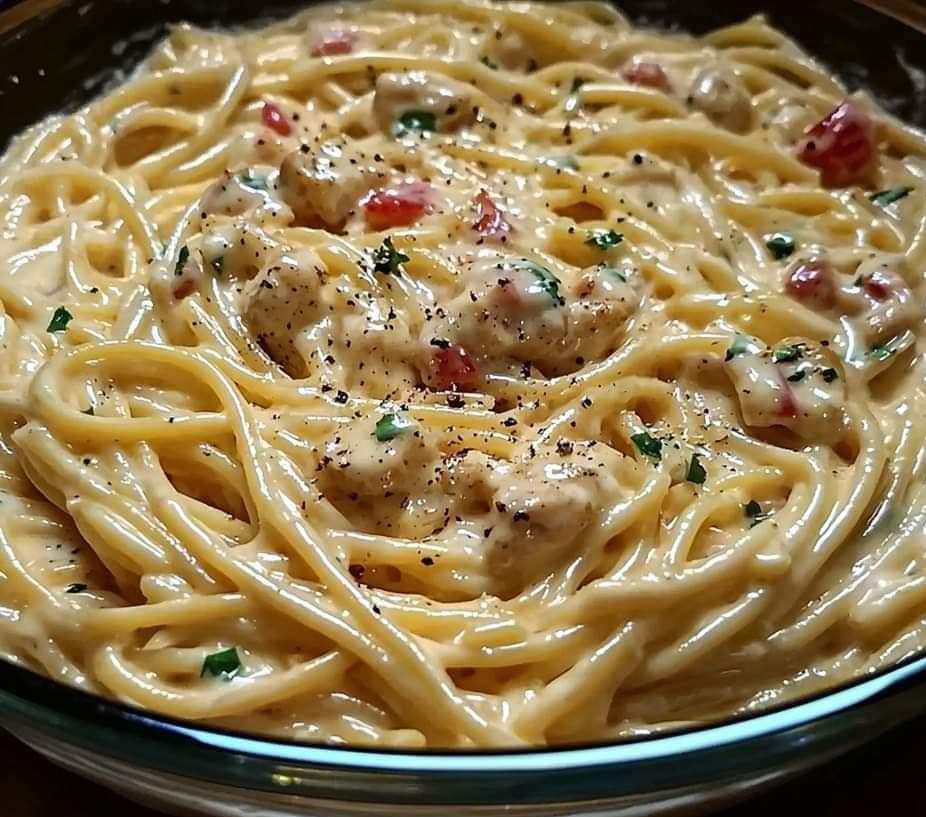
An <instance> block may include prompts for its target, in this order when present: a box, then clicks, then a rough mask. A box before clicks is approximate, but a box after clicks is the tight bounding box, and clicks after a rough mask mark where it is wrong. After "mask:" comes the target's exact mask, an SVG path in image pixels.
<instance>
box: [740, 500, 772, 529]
mask: <svg viewBox="0 0 926 817" xmlns="http://www.w3.org/2000/svg"><path fill="white" fill-rule="evenodd" d="M743 512H744V513H745V514H746V516H748V517H749V518H750V519H751V520H752V524H751V525H750V527H751V528H754V527H755V526H756V525H758V524H759V523H760V522H761V521H762V520H763V519H766V518H767V517H768V514H767V513H765V511H763V510H762V506H761V505H760V504H759V503H758V502H756V501H755V500H754V499H750V500H749V502H747V503H746V504H745V505H744V506H743Z"/></svg>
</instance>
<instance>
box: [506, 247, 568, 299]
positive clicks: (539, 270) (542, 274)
mask: <svg viewBox="0 0 926 817" xmlns="http://www.w3.org/2000/svg"><path fill="white" fill-rule="evenodd" d="M512 266H514V267H515V268H516V269H522V270H525V271H527V272H529V273H530V274H531V275H533V276H534V277H535V278H536V279H537V281H538V286H539V288H540V289H542V290H543V291H544V292H546V293H547V295H549V296H550V300H552V301H553V303H554V304H556V305H558V306H563V305H564V304H565V303H566V299H565V298H563V296H562V295H560V292H559V287H560V280H559V278H557V277H556V276H555V275H554V274H553V273H552V272H550V270H548V269H547V268H546V267H542V266H540V264H538V263H536V262H534V261H531V260H529V259H527V258H523V259H521V260H520V261H516V262H515V263H514V264H513V265H512Z"/></svg>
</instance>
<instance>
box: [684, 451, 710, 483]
mask: <svg viewBox="0 0 926 817" xmlns="http://www.w3.org/2000/svg"><path fill="white" fill-rule="evenodd" d="M685 479H686V480H688V482H693V483H694V484H695V485H703V484H704V480H705V479H707V471H705V470H704V466H703V465H701V460H700V459H698V455H697V454H692V455H691V462H689V463H688V473H687V474H685Z"/></svg>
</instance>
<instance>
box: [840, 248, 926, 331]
mask: <svg viewBox="0 0 926 817" xmlns="http://www.w3.org/2000/svg"><path fill="white" fill-rule="evenodd" d="M902 264H903V260H902V259H900V258H897V257H894V256H881V255H876V256H873V257H872V258H869V259H867V260H865V261H863V262H862V263H861V264H859V266H858V269H856V271H855V278H854V279H853V282H852V284H851V286H844V287H843V288H842V290H841V292H840V297H839V302H840V306H841V307H842V308H843V310H844V311H845V312H847V313H849V314H853V315H855V316H856V317H855V321H854V322H855V323H860V324H861V335H862V336H863V337H864V338H865V341H866V343H867V344H868V345H869V346H873V345H875V344H878V343H883V342H885V341H888V340H890V339H891V338H893V337H896V336H897V335H899V334H901V333H902V332H903V331H904V330H906V329H911V328H912V327H914V326H915V325H916V324H917V322H918V321H920V320H922V310H921V309H920V307H919V305H918V304H917V302H916V299H915V298H914V296H913V292H912V291H911V289H910V287H909V286H907V282H906V281H905V280H904V278H903V276H901V275H900V273H899V272H898V271H897V270H898V269H900V268H902Z"/></svg>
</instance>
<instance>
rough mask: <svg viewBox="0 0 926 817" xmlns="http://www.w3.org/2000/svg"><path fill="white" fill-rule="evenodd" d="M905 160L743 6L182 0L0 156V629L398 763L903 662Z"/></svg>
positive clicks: (911, 555) (703, 709) (911, 347)
mask: <svg viewBox="0 0 926 817" xmlns="http://www.w3.org/2000/svg"><path fill="white" fill-rule="evenodd" d="M924 158H926V142H924V139H923V137H922V135H921V134H920V133H919V132H917V131H916V130H914V129H913V128H911V127H908V126H906V125H904V124H903V123H902V122H899V121H896V120H895V119H894V118H892V117H891V116H890V115H889V114H887V113H885V112H884V111H883V110H881V109H880V108H879V107H877V105H876V104H875V103H874V102H873V101H872V100H871V99H869V98H868V97H867V96H865V95H864V94H855V95H852V96H850V97H848V98H847V93H846V91H845V90H844V88H843V86H842V85H841V83H840V82H839V80H838V79H835V78H834V77H832V76H831V75H830V73H829V72H828V71H827V70H825V69H824V68H823V67H821V66H820V65H819V64H818V63H817V62H815V61H814V60H813V59H812V58H810V57H808V56H807V55H806V54H804V53H803V52H802V51H801V50H800V49H799V48H798V47H797V46H796V45H795V44H794V43H793V42H791V41H790V40H788V39H787V38H786V37H785V36H784V35H782V34H781V33H779V32H778V31H776V30H775V29H774V28H772V27H770V26H769V25H768V24H767V22H766V21H765V20H763V19H761V18H755V19H750V20H747V21H745V22H743V23H742V24H739V25H735V26H732V27H729V28H726V29H722V30H719V31H715V32H713V33H711V34H708V35H706V36H704V37H693V36H688V35H685V34H676V33H673V34H666V33H659V32H655V31H649V30H642V29H637V28H634V27H633V26H631V25H630V24H629V22H628V21H627V20H626V19H625V18H624V17H623V16H622V15H621V14H620V13H619V12H618V11H615V10H614V9H613V8H612V7H611V6H609V5H606V4H602V3H597V2H571V3H558V4H542V3H512V4H501V3H489V2H485V0H456V2H453V3H450V2H447V1H446V0H374V2H372V3H362V4H345V5H338V6H334V5H332V6H316V7H312V8H310V9H307V10H306V11H305V12H304V13H303V14H301V15H299V16H297V17H295V18H293V19H291V20H288V21H285V22H282V23H275V24H272V25H269V26H266V27H263V28H260V29H254V30H248V31H236V32H227V31H205V30H200V29H197V28H193V27H190V26H178V27H176V28H175V29H174V30H173V31H172V32H171V33H170V35H169V36H168V37H167V39H166V40H164V42H162V43H161V44H160V45H159V46H158V47H157V48H156V49H155V50H154V52H153V53H152V54H151V55H150V57H149V58H148V59H147V60H146V61H145V63H144V64H143V65H142V66H141V67H140V68H139V69H138V71H137V72H136V73H135V74H134V75H133V76H131V77H130V78H129V79H128V80H127V81H125V82H124V83H123V84H121V85H119V86H118V87H115V88H113V89H112V90H111V91H110V92H109V93H107V94H106V95H104V96H102V97H100V98H98V99H96V100H94V101H93V102H91V103H90V104H88V105H87V106H86V107H84V108H82V109H80V110H79V111H77V112H76V113H73V114H61V115H56V116H52V117H50V118H49V119H47V120H46V121H44V122H42V123H40V124H38V125H36V126H34V127H32V128H31V129H29V130H28V131H26V132H25V133H24V134H22V135H21V136H20V137H18V138H17V139H16V140H15V141H14V142H13V144H12V145H11V147H10V148H9V150H8V152H7V153H6V155H5V157H4V158H3V159H2V162H0V225H2V227H0V229H2V247H0V257H2V259H3V264H2V268H0V303H2V308H3V311H2V320H0V335H2V347H0V410H2V425H0V432H2V436H0V440H2V453H0V459H2V462H0V483H2V484H0V490H2V496H0V653H2V654H3V655H4V656H5V657H6V658H7V659H8V660H10V661H13V662H15V663H18V664H21V665H23V666H25V667H29V668H31V669H34V670H36V671H39V672H42V673H46V674H48V675H50V676H51V677H53V678H55V679H58V680H61V681H64V682H66V683H68V684H71V685H74V686H77V687H80V688H82V689H85V690H89V691H92V692H96V693H100V694H102V695H106V696H110V697H113V698H117V699H120V700H123V701H127V702H130V703H133V704H136V705H139V706H142V707H146V708H150V709H153V710H157V711H158V712H162V713H165V714H167V715H172V716H176V717H181V718H196V719H201V720H203V721H206V722H209V723H213V724H217V725H223V726H232V727H235V728H240V729H245V730H252V731H257V732H263V733H271V734H277V735H284V736H288V737H292V738H299V739H305V740H323V741H332V742H347V743H367V744H377V745H384V746H395V747H408V748H414V747H425V746H460V747H492V746H496V747H497V746H516V745H529V744H545V743H569V742H576V741H589V740H611V739H616V738H620V737H623V736H627V735H633V734H641V733H646V732H649V731H652V730H659V729H665V728H669V727H675V726H680V725H689V724H693V723H701V722H705V721H710V720H712V719H717V718H722V717H725V716H728V715H730V714H732V713H742V712H748V711H751V710H755V709H761V708H764V707H767V706H770V705H773V704H777V703H780V702H783V701H788V700H791V699H793V698H795V697H796V696H800V695H805V694H808V693H810V692H814V691H817V690H819V689H821V688H824V687H826V686H829V685H833V684H837V683H840V682H843V681H846V680H849V679H853V678H857V677H859V676H861V675H863V674H865V673H868V672H872V671H875V670H877V669H879V668H882V667H885V666H888V665H891V664H893V663H895V662H897V661H900V660H902V659H903V658H905V657H907V656H909V655H912V654H914V653H916V652H918V651H919V650H921V649H922V647H923V645H924V643H926V561H924V556H926V553H924V543H926V542H924V533H923V529H924V521H926V482H924V473H923V471H924V451H926V448H924V440H926V395H924V390H923V362H922V358H921V355H920V351H919V342H920V335H921V334H922V328H923V316H922V310H921V304H922V295H923V285H922V278H923V276H922V271H923V268H924V265H926V184H924V173H926V163H924Z"/></svg>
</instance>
